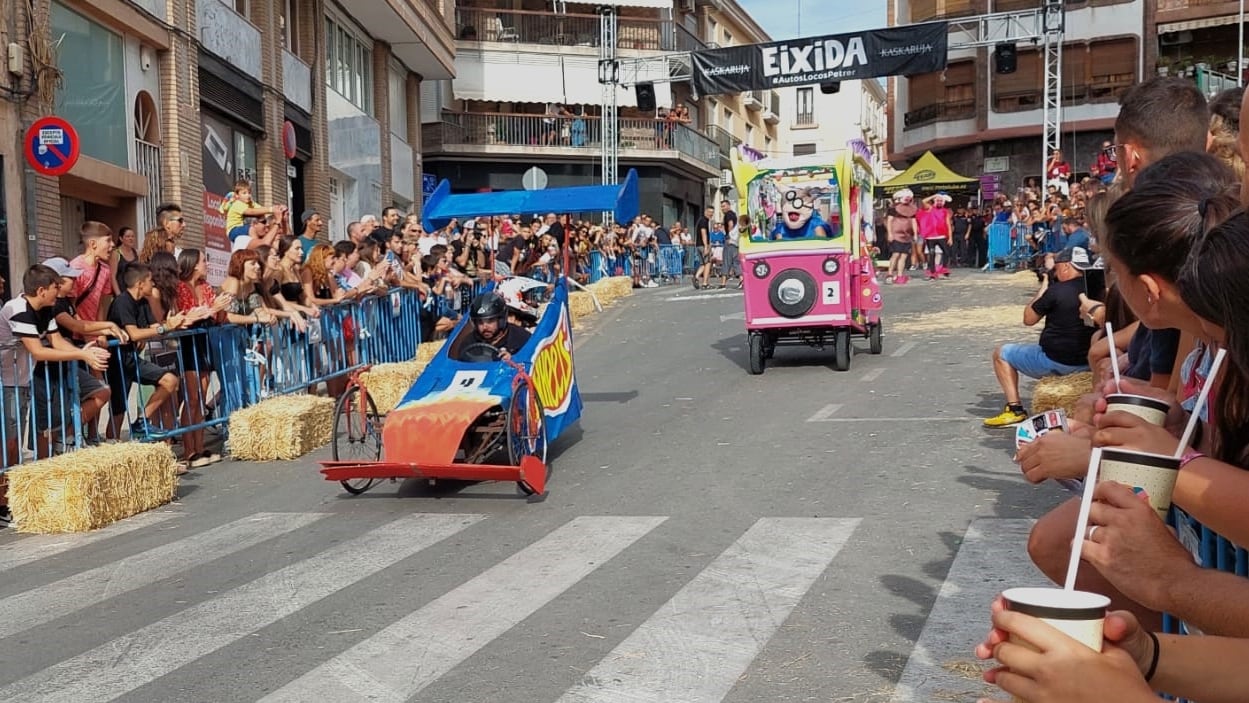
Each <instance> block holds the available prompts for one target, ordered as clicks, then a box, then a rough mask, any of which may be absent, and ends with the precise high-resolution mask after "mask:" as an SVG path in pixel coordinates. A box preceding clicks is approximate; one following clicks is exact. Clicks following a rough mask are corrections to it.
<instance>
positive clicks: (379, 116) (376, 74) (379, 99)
mask: <svg viewBox="0 0 1249 703" xmlns="http://www.w3.org/2000/svg"><path fill="white" fill-rule="evenodd" d="M373 118H374V119H376V120H377V122H378V124H380V125H381V126H382V153H381V154H380V155H379V158H381V161H382V207H388V206H390V205H391V204H392V203H393V202H394V199H393V198H392V197H391V194H390V190H391V188H392V187H393V185H394V179H393V178H391V172H390V45H389V44H387V43H385V42H380V41H375V42H373ZM361 214H363V213H361ZM373 214H375V215H378V216H379V217H380V216H381V213H380V212H376V213H373Z"/></svg>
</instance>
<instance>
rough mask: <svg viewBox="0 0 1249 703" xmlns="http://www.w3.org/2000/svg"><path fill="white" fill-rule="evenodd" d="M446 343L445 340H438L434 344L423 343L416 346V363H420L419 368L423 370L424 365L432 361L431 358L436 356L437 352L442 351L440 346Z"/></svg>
mask: <svg viewBox="0 0 1249 703" xmlns="http://www.w3.org/2000/svg"><path fill="white" fill-rule="evenodd" d="M446 343H447V340H445V339H439V340H438V341H436V342H425V343H423V344H419V345H417V347H416V361H419V362H421V364H422V366H421V368H425V367H424V364H428V363H429V362H430V361H431V360H433V358H434V357H435V356H437V354H438V350H440V349H442V345H444V344H446Z"/></svg>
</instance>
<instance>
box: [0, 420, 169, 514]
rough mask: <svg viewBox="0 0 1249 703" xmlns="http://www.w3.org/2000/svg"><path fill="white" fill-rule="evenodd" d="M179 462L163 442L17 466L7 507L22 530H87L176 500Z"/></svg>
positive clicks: (114, 446)
mask: <svg viewBox="0 0 1249 703" xmlns="http://www.w3.org/2000/svg"><path fill="white" fill-rule="evenodd" d="M177 463H178V462H177V460H176V459H174V455H173V451H172V450H171V449H170V448H169V446H168V445H166V444H164V443H160V442H158V443H153V444H142V443H139V442H125V443H122V444H110V445H105V446H101V447H89V448H86V449H80V450H78V451H74V452H70V453H68V454H61V455H58V456H54V457H52V458H50V459H41V460H39V461H32V462H31V463H29V464H22V465H21V466H16V467H14V468H12V469H10V470H9V471H8V473H7V474H6V475H7V476H8V480H9V509H10V510H12V511H13V519H14V522H15V523H16V524H17V530H18V532H35V533H42V534H50V533H61V532H86V531H88V530H94V529H96V528H100V527H103V526H105V525H108V524H110V523H112V522H116V521H117V520H121V519H123V518H127V517H130V516H131V515H136V514H138V513H141V512H143V511H145V510H151V509H152V508H155V507H158V506H161V505H164V504H166V503H168V502H170V501H171V500H173V499H174V498H175V497H176V493H177V490H178V476H177Z"/></svg>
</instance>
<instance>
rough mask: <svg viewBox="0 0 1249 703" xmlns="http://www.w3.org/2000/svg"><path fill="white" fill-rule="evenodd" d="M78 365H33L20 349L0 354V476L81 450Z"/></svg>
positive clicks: (15, 346)
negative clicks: (35, 461) (59, 453)
mask: <svg viewBox="0 0 1249 703" xmlns="http://www.w3.org/2000/svg"><path fill="white" fill-rule="evenodd" d="M80 373H87V371H86V370H85V367H83V366H82V365H81V364H79V363H78V362H72V361H71V362H43V363H36V362H35V361H34V360H33V359H32V358H31V357H30V355H29V354H28V353H27V352H26V350H25V349H24V348H23V347H22V346H21V343H20V342H19V343H14V344H8V345H5V346H4V347H2V348H0V473H3V472H4V471H5V470H6V469H8V468H9V467H12V466H16V465H18V464H21V463H23V462H24V461H27V460H29V459H33V458H38V457H46V456H50V455H51V454H52V453H54V451H55V450H56V447H57V446H58V445H59V447H60V448H61V450H62V451H64V450H66V449H69V448H74V447H79V446H82V442H83V437H82V436H81V433H80V432H77V431H75V428H78V427H81V426H82V414H81V411H82V406H81V400H82V399H81V398H80V397H79V396H80V393H79V383H78V381H79V374H80Z"/></svg>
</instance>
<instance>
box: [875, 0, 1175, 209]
mask: <svg viewBox="0 0 1249 703" xmlns="http://www.w3.org/2000/svg"><path fill="white" fill-rule="evenodd" d="M1041 4H1042V3H1041V2H1040V0H892V1H891V2H890V4H889V7H888V20H889V24H890V25H891V26H892V25H897V24H910V23H916V22H925V21H929V20H933V19H941V18H955V17H964V16H969V15H976V14H983V13H987V12H1002V11H1007V10H1024V9H1035V8H1037V7H1040V6H1041ZM1146 5H1147V2H1146V0H1076V1H1074V2H1071V1H1069V2H1067V3H1065V7H1066V18H1065V32H1064V40H1063V55H1062V58H1063V66H1062V105H1063V108H1062V109H1063V112H1062V120H1063V121H1062V135H1061V140H1062V148H1063V151H1064V158H1065V159H1066V160H1067V162H1068V163H1070V164H1071V166H1072V168H1073V169H1074V170H1075V171H1076V172H1077V173H1082V172H1086V171H1087V170H1088V169H1089V166H1090V164H1091V163H1092V162H1093V160H1094V159H1095V157H1096V153H1097V151H1098V150H1099V149H1100V147H1101V144H1102V141H1103V140H1104V139H1109V138H1111V137H1112V136H1113V129H1114V119H1115V115H1117V114H1118V110H1119V107H1118V98H1119V95H1120V94H1121V93H1122V92H1123V91H1124V90H1126V89H1127V88H1128V87H1129V86H1131V85H1133V84H1134V83H1136V82H1138V81H1139V80H1140V79H1141V78H1142V76H1143V74H1144V68H1143V67H1144V66H1145V64H1144V63H1143V61H1144V54H1145V53H1146V49H1147V45H1148V44H1149V43H1151V42H1147V41H1146V40H1145V36H1146V32H1145V30H1146V23H1145V9H1146ZM1151 41H1152V40H1151ZM1017 52H1018V53H1017V60H1016V64H1017V65H1016V71H1015V72H1014V73H1010V74H998V73H996V72H995V70H994V61H993V49H992V48H991V47H990V48H978V49H963V50H951V52H950V56H949V65H948V66H947V68H946V70H945V71H942V72H938V73H930V74H923V75H918V76H910V77H893V78H890V79H889V83H888V85H889V91H888V98H887V102H888V109H889V116H890V117H889V138H888V142H889V158H890V159H891V160H894V161H897V162H900V163H905V162H909V161H912V160H914V159H915V158H916V157H918V156H920V155H921V154H923V153H924V152H925V151H929V150H931V151H933V152H934V153H935V154H936V155H937V156H938V157H940V158H941V159H942V161H943V162H944V163H945V164H946V165H947V166H949V167H950V168H951V169H953V170H955V171H956V172H959V173H963V174H966V175H979V174H994V175H996V176H997V179H996V182H997V183H1000V185H1001V187H1003V188H1016V187H1019V186H1021V185H1023V184H1024V182H1025V180H1026V179H1028V178H1037V180H1038V182H1039V181H1040V180H1041V179H1040V176H1041V171H1042V168H1043V163H1042V153H1041V152H1042V139H1041V137H1042V132H1043V124H1044V123H1043V112H1042V101H1043V95H1044V55H1043V52H1042V50H1041V47H1040V45H1039V44H1037V45H1032V44H1030V43H1026V42H1025V43H1020V44H1019V45H1018V46H1017Z"/></svg>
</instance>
